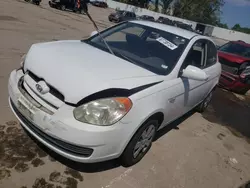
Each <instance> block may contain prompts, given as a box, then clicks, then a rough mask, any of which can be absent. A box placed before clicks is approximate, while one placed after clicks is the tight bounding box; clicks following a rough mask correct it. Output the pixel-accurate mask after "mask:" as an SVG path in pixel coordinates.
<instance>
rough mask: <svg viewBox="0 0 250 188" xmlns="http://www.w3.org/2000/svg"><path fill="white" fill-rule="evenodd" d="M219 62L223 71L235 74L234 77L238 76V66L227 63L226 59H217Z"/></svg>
mask: <svg viewBox="0 0 250 188" xmlns="http://www.w3.org/2000/svg"><path fill="white" fill-rule="evenodd" d="M219 61H220V63H221V68H222V70H223V71H225V72H229V73H232V74H236V75H237V74H238V71H239V68H240V65H239V64H237V63H234V62H231V61H228V60H227V59H225V58H222V57H220V58H219Z"/></svg>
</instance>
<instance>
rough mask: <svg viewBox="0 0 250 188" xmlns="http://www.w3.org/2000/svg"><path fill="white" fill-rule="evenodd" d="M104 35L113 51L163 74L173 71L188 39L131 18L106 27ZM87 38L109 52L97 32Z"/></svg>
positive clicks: (90, 42) (95, 45) (91, 43)
mask: <svg viewBox="0 0 250 188" xmlns="http://www.w3.org/2000/svg"><path fill="white" fill-rule="evenodd" d="M102 36H103V38H104V39H105V41H106V42H107V43H108V45H109V47H110V48H111V49H112V51H113V52H114V55H116V56H118V57H120V58H123V59H125V60H127V61H129V62H130V63H133V64H136V65H138V66H140V67H143V68H145V69H147V70H149V71H151V72H154V73H156V74H160V75H166V74H169V73H170V72H171V71H172V69H173V68H174V66H175V64H176V63H177V61H178V60H179V58H180V56H181V55H182V52H183V50H184V49H185V47H186V45H187V44H188V42H189V40H188V39H186V38H183V37H181V36H178V35H175V34H173V33H169V32H166V31H162V30H158V29H156V28H152V27H148V26H144V25H140V24H137V23H132V22H125V23H122V24H120V25H116V26H114V27H112V28H110V29H107V30H104V31H103V32H102ZM84 42H86V43H88V44H90V45H92V46H94V47H96V48H99V49H101V50H104V51H107V52H108V49H107V47H106V46H105V44H104V43H103V41H102V40H101V38H100V37H99V36H98V35H96V36H93V37H92V38H89V39H87V40H85V41H84ZM104 63H105V62H104Z"/></svg>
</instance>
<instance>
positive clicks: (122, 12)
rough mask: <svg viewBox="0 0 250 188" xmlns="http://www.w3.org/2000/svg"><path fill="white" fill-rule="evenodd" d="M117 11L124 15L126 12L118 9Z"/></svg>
mask: <svg viewBox="0 0 250 188" xmlns="http://www.w3.org/2000/svg"><path fill="white" fill-rule="evenodd" d="M116 13H117V14H119V15H123V14H124V13H125V11H122V10H118V11H117V12H116Z"/></svg>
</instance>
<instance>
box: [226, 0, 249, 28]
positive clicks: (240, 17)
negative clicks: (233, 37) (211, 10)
mask: <svg viewBox="0 0 250 188" xmlns="http://www.w3.org/2000/svg"><path fill="white" fill-rule="evenodd" d="M224 1H225V5H224V7H223V8H222V12H223V13H222V15H221V21H222V22H223V23H226V24H228V26H229V27H232V26H234V25H235V24H237V23H238V24H240V25H241V27H250V0H224Z"/></svg>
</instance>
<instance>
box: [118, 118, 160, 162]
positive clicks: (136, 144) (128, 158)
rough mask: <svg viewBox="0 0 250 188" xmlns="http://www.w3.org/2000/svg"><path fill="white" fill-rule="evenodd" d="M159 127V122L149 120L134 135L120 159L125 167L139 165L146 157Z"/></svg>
mask: <svg viewBox="0 0 250 188" xmlns="http://www.w3.org/2000/svg"><path fill="white" fill-rule="evenodd" d="M158 126H159V123H158V121H157V120H148V121H146V122H145V123H144V124H143V125H142V126H141V127H140V128H139V130H138V131H137V132H136V133H135V134H134V136H133V137H132V139H131V140H130V142H129V143H128V145H127V147H126V148H125V150H124V152H123V154H122V155H121V157H120V159H121V164H122V165H123V166H124V167H129V166H132V165H134V164H136V163H138V162H139V161H140V160H141V159H142V158H143V157H144V156H145V154H146V153H147V152H148V150H149V149H150V148H151V145H152V142H153V140H154V137H155V134H156V131H157V128H158ZM147 131H149V132H148V134H147ZM143 137H144V139H143Z"/></svg>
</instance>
